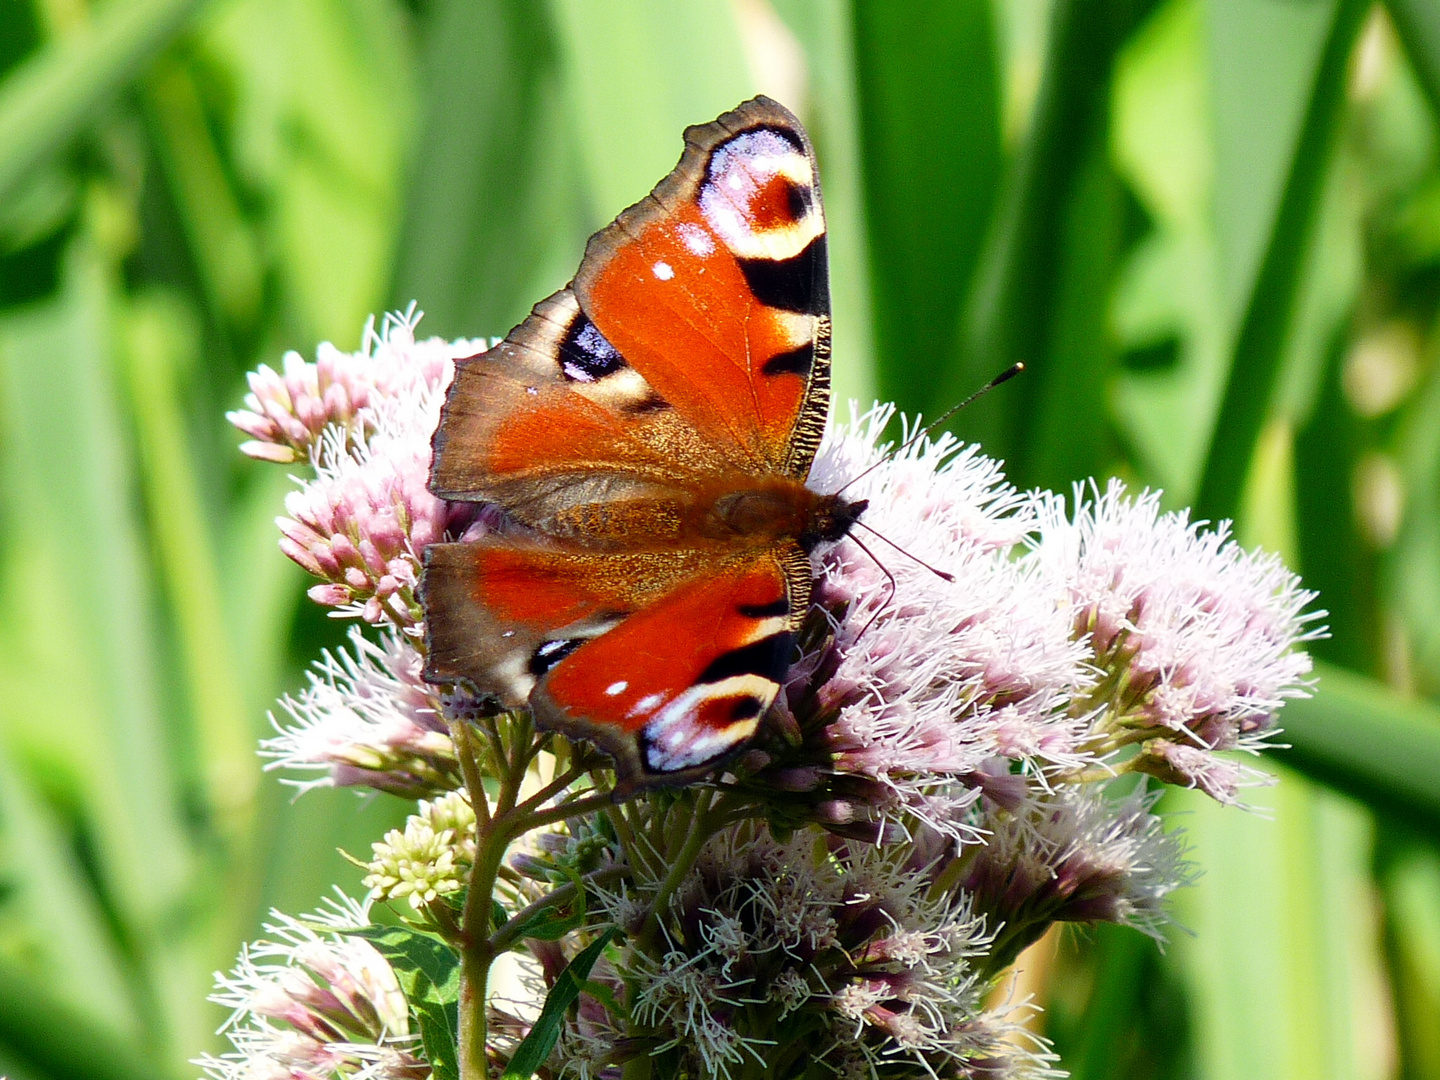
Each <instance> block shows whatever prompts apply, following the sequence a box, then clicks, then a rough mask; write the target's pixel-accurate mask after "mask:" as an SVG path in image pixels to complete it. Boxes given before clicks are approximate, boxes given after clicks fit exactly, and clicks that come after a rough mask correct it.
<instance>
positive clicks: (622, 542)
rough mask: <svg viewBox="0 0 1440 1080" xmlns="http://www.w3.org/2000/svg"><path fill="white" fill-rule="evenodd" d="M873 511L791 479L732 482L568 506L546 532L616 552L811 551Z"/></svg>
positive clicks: (722, 480) (726, 480)
mask: <svg viewBox="0 0 1440 1080" xmlns="http://www.w3.org/2000/svg"><path fill="white" fill-rule="evenodd" d="M865 505H866V504H865V502H864V501H863V500H860V501H850V500H846V499H844V498H841V497H840V496H838V495H821V494H818V493H816V492H814V491H811V490H810V489H809V488H807V487H806V486H805V485H804V484H803V483H801V482H800V481H799V480H796V479H792V478H790V477H787V476H772V477H764V478H754V477H745V478H744V479H743V480H741V479H739V478H737V477H733V476H727V477H719V478H716V480H715V482H713V483H709V484H702V485H697V486H695V487H692V488H687V489H683V490H671V491H665V492H657V493H656V494H655V495H654V496H653V497H650V498H638V499H629V500H623V501H613V500H612V501H606V502H586V503H581V504H578V505H574V506H570V507H566V508H565V509H563V510H560V511H559V512H557V513H555V514H554V515H553V516H552V517H550V518H549V520H547V521H545V522H544V523H543V524H542V525H541V529H542V530H543V531H544V532H547V533H549V534H550V535H552V536H555V537H557V538H563V539H566V540H570V541H572V542H579V543H580V544H582V545H583V546H586V547H591V548H598V549H610V550H615V549H624V550H641V549H646V548H675V547H681V548H700V549H704V548H750V547H757V546H770V545H773V544H776V543H779V542H782V541H785V540H793V541H795V542H798V543H799V544H800V546H801V547H803V548H804V549H805V550H806V551H810V550H811V549H813V548H814V547H815V546H816V545H817V544H820V543H824V542H827V541H832V540H838V539H840V537H842V536H844V535H845V534H846V533H847V532H848V531H849V529H850V526H851V525H853V524H854V523H855V521H856V519H857V518H858V517H859V516H860V514H861V512H862V511H863V510H864V509H865Z"/></svg>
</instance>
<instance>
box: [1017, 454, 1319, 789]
mask: <svg viewBox="0 0 1440 1080" xmlns="http://www.w3.org/2000/svg"><path fill="white" fill-rule="evenodd" d="M1082 496H1083V489H1077V492H1076V507H1075V511H1074V513H1073V514H1072V515H1069V516H1067V515H1066V513H1065V504H1064V500H1063V499H1061V498H1060V497H1059V496H1057V495H1051V494H1048V493H1042V494H1039V495H1037V496H1036V498H1035V505H1036V508H1037V514H1038V516H1039V520H1040V530H1039V539H1038V541H1037V542H1036V543H1035V546H1034V550H1033V552H1032V553H1031V555H1030V557H1029V559H1028V561H1029V562H1031V563H1033V564H1034V565H1036V566H1037V567H1039V568H1040V570H1041V572H1042V573H1043V575H1044V576H1045V578H1047V579H1048V581H1049V582H1050V590H1051V592H1052V595H1053V596H1055V597H1057V598H1058V599H1059V602H1060V604H1061V605H1062V606H1063V608H1064V610H1066V611H1067V612H1068V617H1069V619H1070V620H1071V622H1072V632H1073V635H1074V636H1075V638H1076V640H1078V641H1081V642H1083V643H1084V644H1085V645H1086V648H1087V651H1088V652H1089V654H1090V655H1089V657H1088V659H1089V661H1090V663H1092V664H1093V665H1094V666H1095V667H1096V668H1097V669H1098V670H1099V671H1100V672H1101V673H1102V676H1101V678H1100V679H1099V680H1098V682H1097V683H1096V689H1095V691H1094V692H1093V693H1092V695H1091V697H1090V700H1089V702H1088V705H1089V707H1090V709H1091V710H1092V712H1093V715H1094V716H1095V717H1096V726H1097V734H1098V735H1099V736H1101V737H1102V738H1105V737H1108V738H1109V739H1110V742H1111V744H1112V745H1117V746H1118V745H1125V744H1134V743H1142V742H1143V744H1144V746H1143V749H1142V752H1141V755H1140V757H1139V759H1138V760H1137V762H1136V766H1135V767H1137V768H1139V769H1141V770H1143V771H1148V772H1151V773H1153V774H1154V775H1156V776H1158V777H1160V778H1161V779H1164V780H1166V781H1169V782H1180V783H1185V784H1188V785H1189V786H1192V787H1199V788H1201V789H1202V790H1205V791H1206V792H1207V793H1209V794H1211V795H1213V796H1214V797H1216V798H1217V799H1220V800H1221V801H1227V802H1228V801H1233V799H1234V797H1235V792H1236V788H1237V787H1238V786H1239V784H1240V783H1241V782H1243V781H1244V780H1245V778H1246V771H1245V770H1243V769H1242V768H1241V767H1239V766H1236V765H1233V764H1228V763H1222V762H1220V760H1219V759H1216V758H1213V757H1212V756H1211V755H1212V753H1213V752H1215V751H1223V750H1235V749H1239V750H1248V751H1252V752H1253V751H1255V750H1258V749H1260V748H1262V747H1264V746H1266V745H1268V739H1269V737H1270V736H1273V734H1274V731H1275V717H1276V713H1277V712H1278V711H1279V709H1280V707H1281V706H1282V705H1283V704H1284V702H1285V701H1286V700H1287V699H1289V698H1293V697H1300V696H1304V695H1306V694H1307V693H1308V692H1309V684H1308V683H1307V681H1306V676H1307V675H1308V674H1309V672H1310V666H1311V665H1310V657H1309V655H1308V654H1307V653H1305V652H1304V651H1303V650H1302V649H1300V648H1299V647H1298V646H1299V645H1300V644H1301V643H1303V642H1305V641H1307V640H1310V639H1312V638H1314V637H1317V636H1319V635H1320V634H1321V633H1322V632H1323V631H1322V630H1320V629H1319V628H1317V627H1316V626H1315V625H1314V624H1315V621H1316V620H1317V619H1319V618H1321V617H1323V614H1324V613H1323V612H1316V613H1306V611H1305V609H1306V607H1307V606H1308V605H1309V604H1310V603H1311V601H1313V600H1314V599H1315V594H1314V593H1312V592H1308V591H1306V590H1305V589H1302V588H1301V587H1300V583H1299V579H1298V578H1296V576H1295V575H1294V574H1292V573H1291V572H1290V571H1289V570H1288V569H1286V567H1285V565H1284V564H1283V563H1282V562H1281V561H1280V560H1279V558H1277V557H1276V556H1274V555H1269V554H1265V553H1262V552H1249V551H1245V550H1244V549H1243V548H1241V547H1240V546H1239V545H1238V544H1236V543H1235V542H1234V541H1232V540H1231V539H1230V534H1229V526H1228V523H1224V522H1222V523H1221V524H1220V526H1219V527H1218V528H1216V529H1214V530H1210V531H1205V530H1202V529H1201V528H1200V526H1199V525H1196V524H1193V523H1191V522H1190V521H1189V520H1188V518H1187V516H1186V515H1185V514H1184V513H1179V514H1162V513H1161V512H1160V508H1159V496H1158V494H1157V493H1154V492H1144V493H1142V494H1140V495H1139V496H1137V497H1130V496H1128V495H1127V494H1126V492H1125V488H1124V485H1122V484H1121V483H1120V482H1119V481H1111V483H1110V484H1109V485H1108V486H1107V488H1106V489H1105V492H1104V493H1103V494H1098V493H1097V494H1096V495H1095V497H1094V498H1092V499H1088V500H1087V499H1085V498H1083V497H1082Z"/></svg>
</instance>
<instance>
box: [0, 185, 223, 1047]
mask: <svg viewBox="0 0 1440 1080" xmlns="http://www.w3.org/2000/svg"><path fill="white" fill-rule="evenodd" d="M96 197H100V196H98V195H97V196H96ZM112 286H113V282H112V280H111V279H110V277H109V267H108V265H107V263H106V261H105V259H104V258H103V257H102V256H101V254H100V253H99V252H98V251H97V250H96V249H95V247H94V246H93V245H92V244H91V242H90V241H89V240H88V238H87V237H86V236H84V235H82V237H81V238H80V239H78V240H77V241H76V242H75V243H74V244H73V245H72V247H71V249H70V251H69V253H68V256H67V259H66V270H65V278H64V284H63V291H62V293H61V295H60V297H59V298H58V299H57V300H56V301H54V302H52V303H50V304H48V305H46V306H43V307H40V308H36V309H33V310H31V311H29V312H27V313H25V315H24V316H20V315H15V316H12V317H11V318H10V319H8V320H6V322H5V323H4V326H3V333H0V378H3V383H4V390H5V392H4V395H3V397H0V401H3V403H4V406H5V409H6V414H7V415H6V428H7V435H8V436H9V438H8V439H7V452H6V464H7V466H8V471H7V476H6V480H7V486H8V488H9V491H10V493H11V497H12V498H13V499H14V503H13V504H12V505H14V506H15V507H16V508H17V512H18V513H17V516H18V519H19V520H21V521H23V523H24V527H23V529H22V530H21V531H20V533H19V536H18V542H20V543H22V544H31V545H41V546H42V547H44V548H45V549H46V553H47V555H48V556H49V557H51V558H53V561H54V564H55V571H54V577H53V578H52V581H54V582H55V584H56V587H55V588H54V590H53V593H52V594H51V595H47V596H45V597H44V598H43V600H42V602H41V603H40V604H39V606H38V607H37V611H40V612H42V613H43V614H42V615H41V616H40V621H39V622H38V623H37V630H36V632H37V633H41V634H48V635H55V636H56V637H52V639H51V640H50V641H48V642H45V643H44V644H43V645H42V646H39V647H37V654H38V655H39V656H46V657H49V658H50V659H51V661H52V663H53V664H55V666H54V667H53V668H52V669H50V670H47V671H43V672H37V673H36V674H37V677H39V678H41V679H44V680H46V681H47V682H48V683H49V686H50V689H51V692H52V693H63V694H64V695H66V696H70V695H73V696H75V697H76V698H77V699H79V700H80V701H83V702H85V703H86V705H87V707H86V708H85V709H83V710H81V711H80V718H81V719H80V722H79V723H73V724H71V725H70V726H69V727H68V728H67V729H66V730H64V731H51V732H48V734H49V737H51V738H57V739H63V741H64V744H65V746H64V752H63V755H62V754H58V753H57V754H56V756H55V757H54V759H53V760H55V761H56V762H57V763H58V762H60V761H62V760H63V762H64V768H65V769H66V770H67V771H68V772H70V773H71V774H73V776H74V778H75V780H74V782H75V785H76V793H77V795H78V796H79V797H80V800H81V801H80V803H79V805H78V806H77V807H76V811H77V814H78V815H79V817H80V818H81V821H80V825H81V828H82V829H83V834H84V835H85V837H86V838H87V840H88V841H89V842H90V843H92V844H93V848H92V851H93V858H94V864H93V871H94V873H95V875H96V877H97V878H98V879H99V888H100V892H101V895H102V896H103V900H104V902H105V905H106V908H107V914H108V915H109V918H110V920H111V929H112V933H113V934H114V935H115V939H116V941H117V944H118V945H119V946H120V947H121V948H123V949H124V950H125V951H126V952H127V953H129V954H131V955H132V956H133V958H134V962H133V963H132V964H130V965H127V967H126V969H125V970H126V975H127V976H128V978H129V980H130V993H131V994H133V995H134V996H135V998H136V1000H137V1002H139V1005H138V1007H137V1012H138V1013H139V1015H140V1016H141V1017H142V1018H143V1021H144V1023H145V1027H146V1032H145V1036H144V1041H145V1044H146V1046H147V1047H148V1048H150V1049H152V1050H153V1051H155V1052H156V1053H157V1054H159V1055H161V1056H162V1057H163V1058H164V1059H165V1060H168V1061H170V1062H172V1063H176V1064H178V1063H179V1062H183V1061H184V1060H185V1059H186V1057H187V1056H189V1055H190V1054H192V1053H193V1052H194V1049H195V1048H196V1047H197V1046H200V1045H202V1044H203V1042H204V1040H205V1039H206V1038H207V1036H208V1030H207V1029H208V1028H209V1027H210V1026H211V1025H210V1023H209V1020H208V1018H204V1019H203V1020H202V1019H201V1009H202V1008H203V1006H201V1005H200V1004H199V1001H200V999H201V998H202V997H203V991H204V985H205V983H204V978H203V975H204V971H205V967H204V966H202V963H203V962H208V961H209V960H211V959H212V958H211V957H209V956H205V955H204V954H203V953H201V954H199V955H197V954H196V951H195V949H196V944H197V940H198V936H199V935H201V934H203V932H204V930H205V928H206V927H207V926H208V924H207V923H205V922H204V921H203V920H202V921H199V922H194V921H187V922H185V923H183V924H178V925H177V923H176V921H175V919H176V914H177V913H178V912H182V911H185V910H186V903H187V902H188V901H189V900H190V899H191V897H190V889H191V887H192V885H193V882H194V874H195V871H196V860H195V855H194V851H193V849H192V847H191V845H190V842H189V837H188V835H187V832H186V830H185V828H184V826H183V824H182V819H181V812H180V795H179V790H180V784H179V783H178V782H177V779H176V773H177V771H178V766H179V764H180V762H181V761H182V760H183V753H181V752H180V751H179V749H178V748H177V747H176V746H175V745H173V740H174V738H175V736H176V734H177V731H176V730H175V729H174V728H172V727H170V726H169V725H168V724H167V717H166V716H165V714H164V712H163V711H162V710H163V700H164V699H163V696H162V686H161V682H160V676H161V671H162V669H163V667H164V663H165V657H164V650H163V642H162V639H161V637H160V635H159V633H158V629H157V627H156V625H155V621H154V619H153V612H154V598H153V596H152V594H151V588H150V582H149V572H150V568H149V566H148V565H147V564H146V560H145V541H144V537H143V534H142V532H141V530H140V528H139V527H138V522H137V521H136V516H135V512H134V507H133V506H132V505H131V504H130V497H131V495H132V492H133V491H134V486H133V485H134V482H135V481H134V477H133V476H132V474H131V472H130V469H129V464H130V460H131V456H130V449H129V447H128V446H127V444H126V442H125V439H124V434H123V422H122V420H121V413H120V409H119V402H118V400H117V390H116V387H115V385H114V381H113V379H114V369H115V367H116V366H117V357H116V353H115V350H116V344H117V343H116V340H115V339H116V336H117V327H116V326H115V321H114V315H115V311H116V304H117V298H116V297H115V295H114V293H113V291H112ZM58 635H64V636H63V637H60V636H58ZM16 719H21V718H16ZM27 719H28V721H29V723H30V724H32V725H33V724H34V718H27ZM197 961H201V963H197Z"/></svg>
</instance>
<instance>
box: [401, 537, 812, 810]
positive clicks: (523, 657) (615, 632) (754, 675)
mask: <svg viewBox="0 0 1440 1080" xmlns="http://www.w3.org/2000/svg"><path fill="white" fill-rule="evenodd" d="M646 562H648V563H649V565H642V564H643V563H646ZM425 581H426V585H425V588H426V603H427V605H433V604H435V603H436V602H437V601H438V602H441V603H443V604H444V606H445V610H446V612H447V618H446V620H445V621H444V627H443V628H441V629H438V630H437V628H436V627H435V625H433V624H432V626H431V627H430V630H429V660H428V664H427V667H426V673H425V677H426V678H427V679H431V680H433V681H457V680H464V681H466V682H468V683H469V684H471V685H472V686H473V687H474V688H475V689H476V690H478V691H480V692H481V693H482V694H485V695H487V696H490V697H494V698H496V699H498V700H499V701H500V703H501V704H503V705H508V706H512V707H513V706H518V705H521V704H525V703H527V702H528V704H529V705H530V707H531V708H532V710H533V711H534V714H535V718H536V720H537V722H538V723H539V724H540V725H541V726H542V727H544V728H546V729H548V730H556V731H560V732H562V733H564V734H566V735H569V736H571V737H574V738H583V739H587V740H589V741H591V742H593V743H595V744H596V745H598V746H600V747H601V748H603V749H604V750H605V751H607V752H608V753H609V754H611V755H612V756H613V757H614V758H615V761H616V766H617V770H618V772H619V773H620V777H621V783H622V786H623V787H626V788H633V787H636V786H643V785H644V784H647V783H654V782H674V781H676V780H680V779H685V778H686V777H689V776H695V775H698V774H700V773H702V772H704V771H706V770H708V769H710V768H713V767H714V765H715V764H716V763H717V762H719V761H721V760H723V759H724V758H726V757H727V756H729V755H730V754H731V753H733V752H734V751H735V750H737V749H739V748H740V747H741V746H743V745H744V743H745V742H746V741H747V740H748V739H749V738H750V736H751V735H752V734H753V733H754V732H755V729H756V727H757V726H758V724H759V722H760V719H761V717H763V716H764V714H765V711H766V710H767V709H768V708H769V707H770V704H771V702H773V701H774V699H775V695H776V693H778V691H779V688H780V684H781V682H782V680H783V677H784V674H785V671H786V669H787V668H788V667H789V664H790V659H791V649H792V645H793V640H794V638H793V634H794V629H795V626H796V620H797V612H803V610H804V608H805V606H806V604H807V603H808V596H809V587H810V565H809V559H808V557H807V556H806V555H805V553H804V552H803V551H801V550H800V548H799V547H798V546H786V547H780V548H775V549H753V550H751V551H748V552H744V553H739V554H736V555H734V556H732V557H730V558H728V559H727V560H725V561H724V562H722V563H721V564H720V565H716V564H715V562H714V560H713V559H711V558H707V557H706V556H705V555H704V554H703V553H701V552H695V551H691V552H673V553H667V554H665V555H663V556H660V557H658V559H657V558H654V557H651V556H650V555H649V553H646V555H636V554H633V553H628V554H588V553H587V554H576V553H572V552H566V553H559V552H556V551H553V550H547V549H545V548H542V547H536V546H532V545H529V544H513V543H510V542H509V541H506V540H503V539H487V540H482V541H479V542H472V543H466V544H438V545H434V546H432V547H431V548H429V549H428V552H427V560H426V578H425Z"/></svg>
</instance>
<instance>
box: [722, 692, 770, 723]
mask: <svg viewBox="0 0 1440 1080" xmlns="http://www.w3.org/2000/svg"><path fill="white" fill-rule="evenodd" d="M763 708H764V705H763V704H762V703H761V701H760V699H759V698H757V697H750V696H749V695H748V694H747V695H746V696H745V697H742V698H736V699H735V700H734V702H732V703H731V705H730V719H731V721H732V722H733V721H736V720H749V719H751V718H753V717H756V716H759V715H760V712H761V710H762V709H763Z"/></svg>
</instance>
